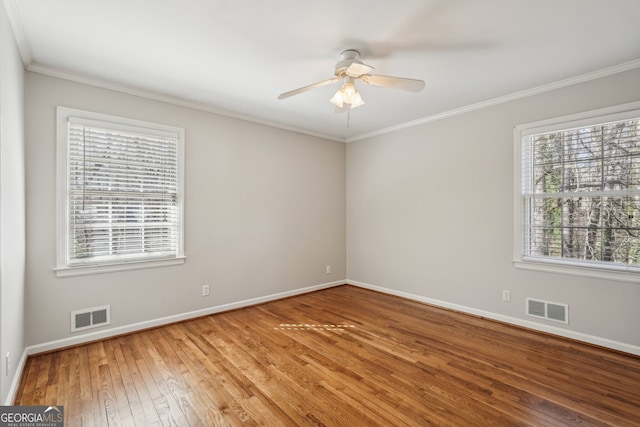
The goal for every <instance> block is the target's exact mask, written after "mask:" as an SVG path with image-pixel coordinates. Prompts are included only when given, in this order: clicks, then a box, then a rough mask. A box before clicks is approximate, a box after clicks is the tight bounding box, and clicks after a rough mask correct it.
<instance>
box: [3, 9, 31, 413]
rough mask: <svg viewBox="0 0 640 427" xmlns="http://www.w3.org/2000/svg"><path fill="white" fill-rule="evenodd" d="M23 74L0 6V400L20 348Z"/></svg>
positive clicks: (5, 393)
mask: <svg viewBox="0 0 640 427" xmlns="http://www.w3.org/2000/svg"><path fill="white" fill-rule="evenodd" d="M23 78H24V68H23V66H22V60H21V59H20V54H19V53H18V48H17V45H16V42H15V40H14V38H13V33H12V32H11V25H10V24H9V20H8V18H7V15H6V11H5V9H4V7H3V6H2V5H0V355H1V358H0V361H1V363H0V404H4V403H5V402H6V399H7V398H8V397H9V390H10V388H12V387H13V388H15V386H16V382H15V381H13V380H14V378H15V374H16V370H17V368H18V366H19V363H20V360H21V356H22V353H23V348H24V328H23V324H22V323H23V314H24V270H25V177H24V173H25V172H24V169H25V160H24V132H23V127H24V126H23V90H22V87H23ZM7 354H9V369H8V372H7V367H6V356H7Z"/></svg>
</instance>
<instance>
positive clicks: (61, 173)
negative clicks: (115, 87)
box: [54, 106, 186, 277]
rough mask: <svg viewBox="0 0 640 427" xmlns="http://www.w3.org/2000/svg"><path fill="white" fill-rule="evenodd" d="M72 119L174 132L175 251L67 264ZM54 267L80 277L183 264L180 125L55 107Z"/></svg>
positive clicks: (62, 274)
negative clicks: (70, 130)
mask: <svg viewBox="0 0 640 427" xmlns="http://www.w3.org/2000/svg"><path fill="white" fill-rule="evenodd" d="M71 118H73V119H81V120H89V121H94V122H102V123H104V124H105V126H110V127H116V128H120V129H122V130H144V131H146V132H151V133H156V134H160V133H164V134H166V133H167V132H169V133H172V134H176V135H177V147H176V148H177V193H178V194H177V199H176V208H177V213H176V214H177V226H178V227H177V233H178V236H177V240H176V246H177V247H176V254H175V256H170V257H166V256H165V257H162V258H159V257H153V256H147V257H144V256H142V257H135V259H130V260H111V261H107V262H95V263H91V262H87V263H80V264H74V265H69V257H68V249H69V244H70V242H69V239H70V237H69V209H68V202H69V200H68V195H69V194H68V185H69V181H68V180H69V176H68V175H69V164H68V156H69V141H68V122H69V120H70V119H71ZM56 126H57V129H56V145H57V147H56V150H57V153H56V157H57V159H56V166H57V169H56V202H57V206H56V267H55V268H54V271H55V274H56V276H57V277H67V276H79V275H88V274H99V273H108V272H114V271H125V270H136V269H142V268H151V267H165V266H171V265H180V264H184V262H185V259H186V256H185V253H184V151H185V130H184V129H183V128H179V127H175V126H168V125H162V124H157V123H151V122H146V121H141V120H134V119H128V118H123V117H117V116H112V115H108V114H102V113H96V112H91V111H84V110H78V109H74V108H68V107H62V106H58V107H57V109H56Z"/></svg>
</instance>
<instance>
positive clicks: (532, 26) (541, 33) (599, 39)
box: [4, 0, 640, 140]
mask: <svg viewBox="0 0 640 427" xmlns="http://www.w3.org/2000/svg"><path fill="white" fill-rule="evenodd" d="M4 1H5V6H6V7H7V10H8V13H9V17H10V19H11V23H12V26H13V28H14V33H15V34H16V39H17V40H18V45H19V48H20V52H21V55H22V57H23V60H24V62H25V66H26V68H27V69H29V70H32V71H37V72H42V73H46V74H51V75H56V76H61V77H66V78H71V79H75V80H79V81H85V82H91V83H98V84H100V85H104V86H106V87H112V88H117V89H120V90H125V91H129V92H133V93H142V94H146V95H150V96H153V97H156V98H160V99H168V100H173V101H175V102H178V103H184V104H187V105H198V106H200V107H201V108H204V109H207V110H210V111H216V112H221V113H223V114H227V115H231V116H237V117H242V118H247V119H249V120H254V121H257V122H262V123H268V124H272V125H275V126H280V127H285V128H291V129H295V130H300V131H302V132H305V133H310V134H316V135H321V136H325V137H329V138H333V139H338V140H351V139H357V138H358V137H362V136H363V135H369V134H372V133H376V132H380V131H385V130H388V129H390V128H397V127H398V126H402V125H403V124H405V123H408V122H413V121H421V120H428V118H430V117H434V116H437V115H440V114H443V113H446V112H450V111H452V110H456V109H459V108H462V107H464V106H469V105H475V104H478V103H483V102H485V101H490V100H495V99H496V98H500V97H504V96H507V95H510V94H514V93H518V92H521V91H527V90H529V89H532V88H539V87H541V86H545V85H550V84H552V83H554V82H558V81H563V80H566V79H570V78H573V77H576V76H582V75H585V74H590V73H599V74H602V72H601V70H605V72H604V73H606V72H607V71H606V70H607V69H611V67H613V68H612V69H611V70H619V69H629V68H636V67H640V1H638V0H517V1H515V0H393V1H390V0H323V1H301V0H102V1H100V0H4ZM347 48H355V49H358V50H360V51H361V53H362V60H363V61H364V62H365V63H367V64H369V65H372V66H373V67H375V68H376V70H375V71H374V73H377V74H383V75H391V76H399V77H410V78H416V79H422V80H424V81H425V82H426V87H425V89H424V90H423V91H422V92H420V93H411V92H404V91H400V90H395V89H389V88H381V87H374V86H363V85H360V86H359V90H360V92H361V93H362V96H363V98H364V100H365V102H366V104H365V105H364V106H362V107H360V108H357V109H355V110H353V111H352V112H351V120H350V126H349V127H348V128H347V116H346V114H335V113H334V112H333V105H331V104H330V103H329V98H331V96H332V94H333V93H334V92H335V91H336V90H337V88H338V87H339V85H338V84H336V85H331V86H325V87H323V88H320V89H316V90H314V91H311V92H307V93H304V94H301V95H297V96H295V97H292V98H288V99H285V100H277V99H276V97H277V96H278V94H280V93H282V92H286V91H289V90H291V89H295V88H298V87H301V86H305V85H308V84H311V83H315V82H318V81H321V80H325V79H327V78H330V77H333V70H334V65H335V63H336V62H337V61H338V60H339V56H340V52H341V51H343V50H344V49H347Z"/></svg>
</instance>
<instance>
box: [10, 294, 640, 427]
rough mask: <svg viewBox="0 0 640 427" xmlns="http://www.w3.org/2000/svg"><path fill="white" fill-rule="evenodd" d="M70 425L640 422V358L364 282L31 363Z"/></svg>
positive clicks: (20, 400) (33, 384)
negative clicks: (376, 289) (366, 285)
mask: <svg viewBox="0 0 640 427" xmlns="http://www.w3.org/2000/svg"><path fill="white" fill-rule="evenodd" d="M15 403H16V404H17V405H64V407H65V418H66V425H67V426H91V425H95V426H116V425H120V426H169V425H171V426H189V425H191V426H200V425H206V426H227V425H231V426H246V425H268V426H279V425H282V426H304V425H312V426H350V427H356V426H373V425H384V426H403V425H407V426H419V425H420V426H422V425H455V426H489V425H491V426H496V425H508V426H512V425H530V426H570V425H580V426H586V425H588V426H599V425H614V426H631V425H635V426H638V425H640V358H638V357H634V356H630V355H625V354H621V353H616V352H612V351H607V350H604V349H599V348H595V347H592V346H588V345H582V344H580V343H575V342H571V341H568V340H563V339H560V338H556V337H552V336H548V335H543V334H538V333H533V332H528V331H524V330H522V329H518V328H515V327H511V326H508V325H503V324H500V323H497V322H493V321H488V320H483V319H480V318H477V317H473V316H468V315H464V314H460V313H454V312H450V311H447V310H443V309H439V308H435V307H431V306H428V305H424V304H421V303H417V302H413V301H408V300H404V299H401V298H397V297H393V296H388V295H384V294H380V293H376V292H372V291H368V290H364V289H360V288H356V287H352V286H340V287H336V288H331V289H326V290H322V291H318V292H314V293H310V294H306V295H301V296H296V297H293V298H289V299H285V300H280V301H275V302H271V303H267V304H262V305H259V306H255V307H250V308H245V309H242V310H236V311H231V312H227V313H221V314H216V315H212V316H208V317H203V318H199V319H195V320H191V321H186V322H182V323H178V324H173V325H169V326H166V327H162V328H157V329H152V330H147V331H143V332H138V333H134V334H131V335H126V336H121V337H117V338H113V339H108V340H104V341H101V342H96V343H91V344H87V345H83V346H78V347H75V348H71V349H66V350H61V351H57V352H52V353H47V354H41V355H35V356H32V357H30V358H29V359H28V360H27V363H26V366H25V370H24V374H23V378H22V382H21V385H20V388H19V391H18V396H17V400H16V402H15Z"/></svg>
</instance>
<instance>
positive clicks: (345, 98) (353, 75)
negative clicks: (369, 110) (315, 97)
mask: <svg viewBox="0 0 640 427" xmlns="http://www.w3.org/2000/svg"><path fill="white" fill-rule="evenodd" d="M373 69H374V68H373V67H372V66H370V65H367V64H365V63H363V62H362V61H361V60H360V52H358V51H357V50H355V49H347V50H345V51H343V52H342V53H341V54H340V61H339V62H338V63H337V64H336V68H335V73H334V74H335V77H332V78H330V79H327V80H323V81H321V82H318V83H313V84H310V85H308V86H304V87H301V88H298V89H294V90H292V91H289V92H285V93H282V94H280V95H279V96H278V99H285V98H289V97H290V96H294V95H298V94H300V93H304V92H307V91H309V90H311V89H316V88H319V87H322V86H326V85H330V84H333V83H337V82H339V81H343V82H344V84H343V85H342V86H341V87H340V89H338V91H337V92H336V93H335V95H333V97H332V98H331V100H330V101H331V103H332V104H333V105H335V106H336V112H343V111H348V110H351V109H352V108H356V107H359V106H361V105H363V104H364V100H363V99H362V96H361V95H360V92H358V90H357V89H356V85H355V83H356V81H357V80H359V81H361V82H362V83H364V84H369V85H373V86H382V87H390V88H393V89H402V90H408V91H410V92H419V91H421V90H422V89H423V88H424V81H422V80H416V79H407V78H404V77H391V76H381V75H376V74H370V72H371V71H373Z"/></svg>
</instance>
